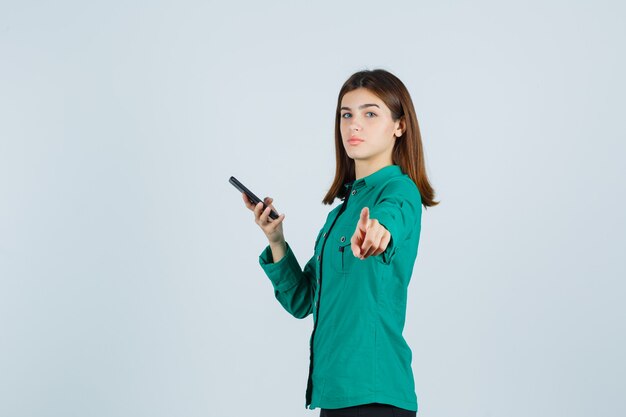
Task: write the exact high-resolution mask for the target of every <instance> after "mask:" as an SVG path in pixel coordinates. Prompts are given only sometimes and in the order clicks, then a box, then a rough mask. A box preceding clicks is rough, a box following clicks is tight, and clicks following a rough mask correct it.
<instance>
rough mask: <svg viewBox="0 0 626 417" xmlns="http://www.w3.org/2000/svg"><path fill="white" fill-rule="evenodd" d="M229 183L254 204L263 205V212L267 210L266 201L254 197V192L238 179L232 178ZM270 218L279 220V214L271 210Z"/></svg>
mask: <svg viewBox="0 0 626 417" xmlns="http://www.w3.org/2000/svg"><path fill="white" fill-rule="evenodd" d="M228 182H230V183H231V184H232V185H234V186H235V188H236V189H238V190H239V191H241V192H242V193H245V194H246V195H247V196H248V199H250V201H252V202H253V203H254V204H259V203H263V210H265V209H266V208H267V204H265V202H264V201H261V199H260V198H259V197H257V196H256V195H254V193H253V192H252V191H250V190H248V189H247V188H246V186H245V185H243V184H242V183H241V182H240V181H239V180H238V179H237V178H235V177H232V176H231V177H230V179H229V180H228ZM269 216H270V217H271V218H272V219H274V220H276V219H277V218H278V213H276V212H275V211H274V210H270V214H269Z"/></svg>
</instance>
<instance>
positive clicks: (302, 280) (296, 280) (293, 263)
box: [259, 242, 317, 319]
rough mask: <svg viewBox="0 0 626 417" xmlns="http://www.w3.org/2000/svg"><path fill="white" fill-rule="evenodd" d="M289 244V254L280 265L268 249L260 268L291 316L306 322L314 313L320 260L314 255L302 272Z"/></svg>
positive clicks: (263, 253) (263, 254)
mask: <svg viewBox="0 0 626 417" xmlns="http://www.w3.org/2000/svg"><path fill="white" fill-rule="evenodd" d="M285 244H286V246H287V251H286V252H285V255H284V256H283V257H282V258H281V259H280V260H279V261H278V262H274V261H273V257H272V249H271V248H270V246H269V245H267V246H266V247H265V249H264V250H263V252H261V255H260V256H259V264H260V265H261V268H263V270H264V271H265V274H266V275H267V277H268V278H269V279H270V281H271V282H272V285H273V287H274V296H275V297H276V299H277V300H278V301H279V302H280V304H281V305H282V306H283V307H284V308H285V310H287V312H288V313H289V314H291V315H292V316H294V317H295V318H298V319H302V318H305V317H306V316H308V315H309V314H311V313H312V312H313V299H314V297H315V287H314V282H315V275H316V273H317V271H316V259H315V255H313V257H311V259H309V261H308V262H307V263H306V265H305V266H304V270H302V269H300V264H299V263H298V260H297V259H296V257H295V255H294V253H293V252H292V250H291V247H290V246H289V243H288V242H285Z"/></svg>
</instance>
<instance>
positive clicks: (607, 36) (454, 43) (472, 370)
mask: <svg viewBox="0 0 626 417" xmlns="http://www.w3.org/2000/svg"><path fill="white" fill-rule="evenodd" d="M625 11H626V10H625V8H624V6H623V4H622V3H621V2H618V1H594V2H592V1H585V2H583V1H553V0H552V1H530V2H528V1H526V2H502V1H481V0H475V1H455V2H450V1H437V2H409V1H406V2H394V1H388V2H382V1H363V0H361V1H343V2H330V1H317V2H304V1H293V2H276V1H273V2H272V1H269V2H267V1H266V2H252V1H250V2H248V3H242V2H229V3H226V2H220V3H218V2H215V1H208V2H207V1H176V2H174V1H171V2H163V1H161V2H155V1H151V2H147V1H146V2H122V1H115V0H109V1H96V2H93V1H92V2H79V1H75V2H70V1H59V2H42V1H20V2H8V1H3V2H2V4H1V6H0V415H2V416H12V417H22V416H94V417H99V416H133V417H134V416H151V417H158V416H189V417H195V416H219V417H229V416H244V415H245V416H252V415H254V416H285V417H287V416H289V417H292V416H303V417H304V416H317V415H319V409H316V410H313V411H312V410H306V409H305V408H304V404H305V388H306V379H307V373H308V366H309V363H308V359H309V350H308V341H309V337H310V332H311V330H312V324H313V322H312V317H311V316H309V317H307V318H305V319H303V320H297V319H294V318H293V317H291V316H290V315H289V314H288V313H287V312H286V311H285V310H283V309H282V307H281V306H280V304H279V303H278V302H277V301H276V300H275V299H274V296H273V289H272V286H271V283H270V281H269V280H268V279H267V277H266V276H265V275H264V273H263V271H262V269H261V268H260V266H259V264H258V255H259V254H260V253H261V251H262V250H263V248H264V247H265V245H266V244H267V241H266V239H265V237H264V235H263V234H262V232H261V230H260V229H259V227H258V226H257V225H256V224H255V223H254V221H253V214H252V212H250V211H248V210H247V209H246V208H245V206H244V205H243V202H242V200H241V195H240V194H239V193H238V192H237V190H235V188H234V187H233V186H232V185H230V184H229V183H228V178H229V177H230V176H231V175H234V176H236V177H237V178H238V179H239V180H241V181H242V182H243V183H244V184H246V185H248V186H249V187H250V188H251V189H252V190H253V191H254V192H256V193H257V194H258V195H259V196H261V197H263V196H272V197H273V198H274V199H275V206H276V207H277V209H278V211H279V212H280V213H285V214H286V218H285V221H284V230H285V235H286V238H287V240H288V242H289V243H290V244H291V246H292V248H293V249H294V253H295V254H296V256H297V257H298V259H299V261H300V263H301V265H302V266H304V262H306V261H307V260H308V259H309V258H310V256H311V255H312V250H313V243H314V239H315V236H316V233H317V231H318V230H319V228H320V227H321V226H322V224H323V222H324V220H325V218H326V215H327V213H328V212H329V211H330V210H331V209H332V207H334V206H332V207H331V206H324V205H323V204H321V200H322V198H323V196H324V195H325V193H326V191H327V190H328V187H329V186H330V183H331V180H332V178H333V175H334V158H335V157H334V147H333V123H334V111H335V106H336V100H337V95H338V92H339V88H340V87H341V85H342V84H343V82H344V81H345V80H346V79H347V78H348V77H349V76H350V75H351V74H352V73H353V72H356V71H359V70H361V69H374V68H384V69H386V70H388V71H391V72H392V73H394V74H395V75H397V76H398V77H399V78H400V79H401V80H402V81H403V82H404V83H405V85H406V86H407V88H408V89H409V91H410V93H411V96H412V98H413V101H414V104H415V108H416V111H417V115H418V120H419V123H420V128H421V133H422V136H423V143H424V147H425V152H426V162H427V172H428V174H429V178H430V180H431V183H432V185H433V187H434V188H435V191H436V192H437V195H436V199H437V200H440V201H441V204H440V205H439V206H437V207H432V208H429V209H428V210H424V211H423V216H422V236H421V240H420V246H419V253H418V258H417V261H416V264H415V269H414V273H413V277H412V281H411V284H410V286H409V300H408V310H407V321H406V327H405V331H404V335H405V337H406V339H407V341H408V343H409V345H410V346H411V348H412V351H413V371H414V374H415V383H416V393H417V396H418V404H419V413H418V414H419V415H421V416H424V417H445V416H449V417H460V416H468V417H474V416H476V417H478V416H486V417H487V416H489V417H499V416H507V417H517V416H524V417H525V416H546V417H554V416H568V417H575V416H589V415H595V416H620V415H625V414H626V405H624V401H623V399H624V391H625V385H626V383H625V376H626V361H625V359H624V351H626V340H625V338H626V336H625V335H626V326H625V322H626V320H625V316H626V314H625V307H624V295H625V290H626V285H625V284H624V277H625V276H626V264H625V261H624V258H623V254H624V251H625V243H626V241H625V240H626V239H625V232H626V227H625V226H626V225H625V219H624V217H625V216H624V212H625V204H624V203H625V197H626V195H625V194H626V193H625V190H626V188H625V187H624V182H625V181H624V180H625V178H626V175H625V174H626V172H625V171H626V170H625V168H624V154H625V151H626V145H625V139H626V135H625V133H626V129H625V128H624V110H625V107H626V106H625V99H624V97H625V96H626V88H625V87H626V83H625V81H624V74H625V73H626V65H625V63H626V61H625V58H624V50H625V45H624V43H625V42H624V40H625V39H626V29H625V28H626V26H625V25H624V18H623V17H624V13H625ZM337 203H338V202H337Z"/></svg>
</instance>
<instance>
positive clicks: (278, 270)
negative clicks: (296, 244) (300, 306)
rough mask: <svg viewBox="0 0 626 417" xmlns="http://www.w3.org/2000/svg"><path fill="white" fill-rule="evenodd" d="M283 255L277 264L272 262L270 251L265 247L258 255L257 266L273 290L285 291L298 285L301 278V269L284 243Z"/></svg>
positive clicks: (287, 244) (287, 245) (269, 248)
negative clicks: (268, 280) (261, 269)
mask: <svg viewBox="0 0 626 417" xmlns="http://www.w3.org/2000/svg"><path fill="white" fill-rule="evenodd" d="M285 246H286V251H285V255H284V256H283V257H282V258H280V260H279V261H278V262H274V258H273V256H272V249H271V247H270V245H267V246H266V247H265V249H263V251H262V252H261V254H260V255H259V264H260V265H261V268H263V271H265V275H267V277H268V278H269V279H270V281H271V282H272V285H273V286H274V289H276V290H278V291H285V290H288V289H289V288H291V287H293V286H294V285H296V284H297V283H298V280H299V279H300V278H301V276H302V269H300V264H298V260H297V259H296V257H295V255H294V253H293V251H292V250H291V247H290V246H289V243H288V242H285Z"/></svg>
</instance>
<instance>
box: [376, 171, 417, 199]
mask: <svg viewBox="0 0 626 417" xmlns="http://www.w3.org/2000/svg"><path fill="white" fill-rule="evenodd" d="M380 194H381V197H382V198H386V197H390V196H391V197H394V198H397V199H400V200H409V201H413V202H415V203H419V204H421V203H422V195H421V194H420V190H419V188H418V187H417V185H416V184H415V183H414V182H413V180H412V179H411V177H409V176H408V175H406V174H404V175H401V176H398V177H394V178H391V179H390V180H389V181H387V182H386V183H384V184H383V185H382V187H381V190H380Z"/></svg>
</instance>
